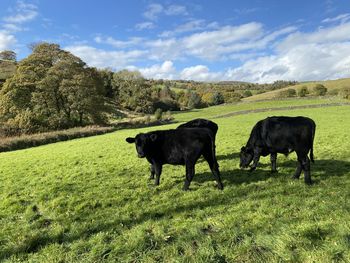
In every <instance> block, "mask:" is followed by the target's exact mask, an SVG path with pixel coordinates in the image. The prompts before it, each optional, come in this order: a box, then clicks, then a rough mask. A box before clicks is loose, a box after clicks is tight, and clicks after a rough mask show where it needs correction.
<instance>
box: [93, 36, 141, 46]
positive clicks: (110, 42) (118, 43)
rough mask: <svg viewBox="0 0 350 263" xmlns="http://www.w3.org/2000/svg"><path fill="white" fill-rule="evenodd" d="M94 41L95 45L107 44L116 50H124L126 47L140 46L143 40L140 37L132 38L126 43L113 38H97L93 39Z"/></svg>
mask: <svg viewBox="0 0 350 263" xmlns="http://www.w3.org/2000/svg"><path fill="white" fill-rule="evenodd" d="M94 40H95V42H96V43H99V44H108V45H111V46H113V47H116V48H126V47H130V46H135V45H137V44H140V43H141V42H142V40H143V39H142V38H140V37H132V38H130V39H129V40H127V41H122V40H118V39H114V38H113V37H101V36H97V37H95V38H94Z"/></svg>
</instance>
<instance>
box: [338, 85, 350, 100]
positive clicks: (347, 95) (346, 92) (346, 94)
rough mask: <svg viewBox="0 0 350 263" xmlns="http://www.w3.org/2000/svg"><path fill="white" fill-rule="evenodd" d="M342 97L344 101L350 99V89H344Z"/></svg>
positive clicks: (341, 93)
mask: <svg viewBox="0 0 350 263" xmlns="http://www.w3.org/2000/svg"><path fill="white" fill-rule="evenodd" d="M340 95H341V97H342V98H344V99H348V100H349V99H350V88H344V89H343V90H342V91H341V92H340Z"/></svg>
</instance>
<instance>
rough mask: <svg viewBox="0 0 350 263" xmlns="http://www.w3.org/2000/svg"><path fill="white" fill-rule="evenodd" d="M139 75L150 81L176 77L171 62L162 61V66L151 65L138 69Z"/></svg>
mask: <svg viewBox="0 0 350 263" xmlns="http://www.w3.org/2000/svg"><path fill="white" fill-rule="evenodd" d="M138 70H139V71H140V72H141V74H142V75H143V76H144V77H146V78H152V79H175V78H176V76H177V73H176V69H175V67H174V65H173V62H172V61H169V60H167V61H164V62H163V64H161V65H159V64H156V65H153V66H151V67H148V68H139V69H138Z"/></svg>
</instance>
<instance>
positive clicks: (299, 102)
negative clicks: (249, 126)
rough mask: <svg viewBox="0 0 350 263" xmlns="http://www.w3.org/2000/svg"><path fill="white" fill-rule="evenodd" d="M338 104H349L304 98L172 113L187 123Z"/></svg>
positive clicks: (332, 98) (325, 99)
mask: <svg viewBox="0 0 350 263" xmlns="http://www.w3.org/2000/svg"><path fill="white" fill-rule="evenodd" d="M338 102H349V101H347V100H344V99H340V98H338V97H327V98H305V99H300V98H299V99H280V100H272V101H271V100H270V101H258V102H255V101H253V102H239V103H232V104H223V105H219V106H213V107H209V108H204V109H195V110H191V111H188V112H175V113H172V114H173V116H174V118H175V120H176V121H180V122H183V121H189V120H191V119H194V118H200V117H203V118H209V119H210V118H215V117H217V116H221V115H224V114H228V113H231V112H237V111H244V110H256V109H266V108H278V107H285V106H303V105H316V104H330V103H338Z"/></svg>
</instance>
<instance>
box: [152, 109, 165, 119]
mask: <svg viewBox="0 0 350 263" xmlns="http://www.w3.org/2000/svg"><path fill="white" fill-rule="evenodd" d="M162 116H163V111H162V109H159V108H158V109H156V111H155V113H154V117H155V118H156V120H157V121H159V120H161V119H162Z"/></svg>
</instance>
